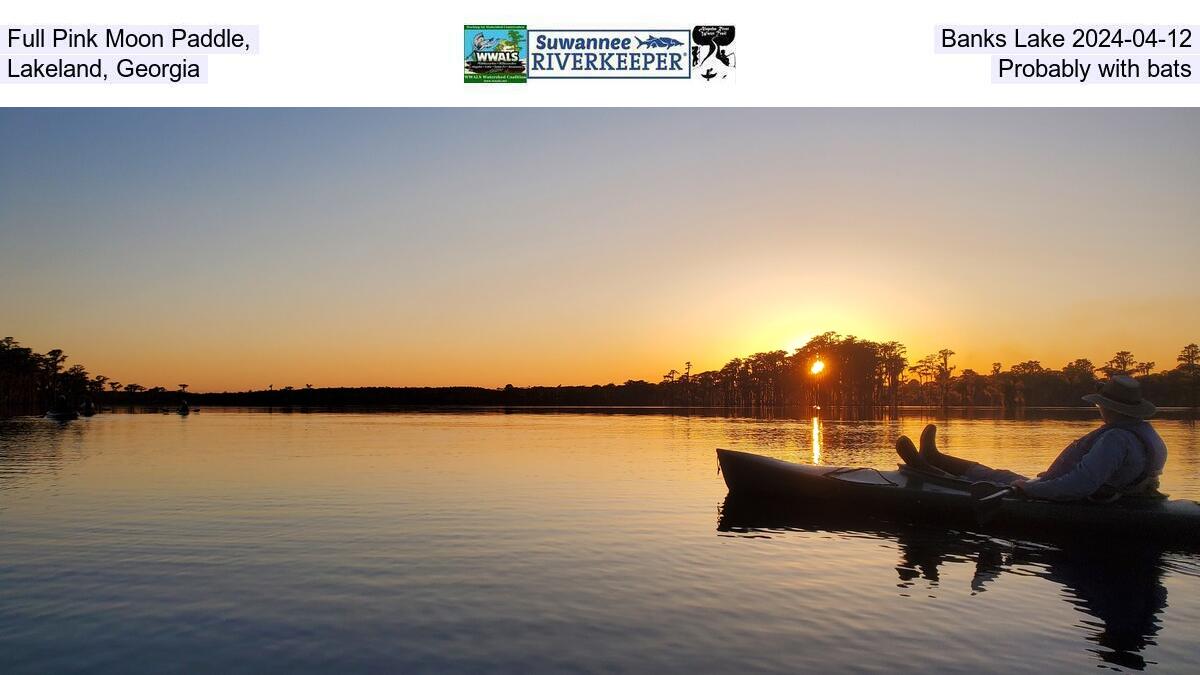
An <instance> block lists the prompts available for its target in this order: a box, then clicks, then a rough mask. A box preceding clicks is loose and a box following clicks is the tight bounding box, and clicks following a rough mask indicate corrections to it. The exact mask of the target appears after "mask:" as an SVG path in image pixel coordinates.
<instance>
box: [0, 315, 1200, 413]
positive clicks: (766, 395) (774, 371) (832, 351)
mask: <svg viewBox="0 0 1200 675" xmlns="http://www.w3.org/2000/svg"><path fill="white" fill-rule="evenodd" d="M66 358H67V357H66V355H64V354H63V353H62V351H61V350H58V349H54V350H51V351H49V352H47V353H46V354H38V353H35V352H33V351H32V350H30V349H29V348H26V347H22V346H20V345H19V344H18V343H17V342H16V341H15V340H13V339H12V338H4V339H3V340H0V415H20V414H40V413H41V412H45V410H46V409H48V408H49V407H50V406H51V405H52V403H53V402H54V401H55V400H56V399H57V398H58V397H60V396H62V397H65V398H66V399H67V401H68V402H69V404H70V405H72V406H78V405H81V404H83V402H85V401H87V400H91V401H93V402H95V403H98V404H101V405H106V406H160V405H171V406H173V405H178V403H179V402H180V400H181V399H183V398H184V397H186V398H187V400H188V401H189V403H190V404H192V405H220V406H274V407H287V406H296V407H352V406H664V407H726V408H740V409H769V408H783V407H789V406H814V405H820V406H831V407H839V408H843V409H851V410H859V411H862V413H863V414H865V415H867V414H871V413H872V412H873V411H877V410H880V409H888V408H890V409H895V408H897V407H899V406H909V405H923V406H941V407H995V408H1003V409H1019V408H1023V407H1027V406H1028V407H1039V406H1077V405H1080V400H1079V399H1080V397H1081V396H1083V395H1084V394H1087V393H1090V392H1092V391H1095V388H1096V385H1097V382H1098V381H1099V380H1100V379H1102V378H1104V377H1106V376H1108V375H1112V374H1116V373H1123V374H1128V375H1132V376H1135V377H1137V378H1138V380H1140V381H1141V383H1142V386H1143V389H1144V391H1145V394H1146V396H1147V398H1149V399H1150V400H1152V401H1154V402H1155V403H1157V404H1158V405H1159V406H1190V407H1195V406H1196V404H1197V401H1198V400H1200V396H1198V394H1200V347H1198V346H1197V345H1196V344H1195V343H1192V344H1189V345H1186V346H1184V347H1183V348H1182V349H1181V350H1180V352H1179V354H1178V356H1177V357H1176V362H1175V363H1174V364H1171V366H1170V367H1169V368H1159V367H1157V364H1155V363H1154V362H1147V361H1138V360H1137V359H1136V358H1134V356H1133V354H1132V353H1131V352H1129V351H1119V352H1117V353H1116V354H1114V355H1113V357H1112V358H1110V359H1109V360H1108V361H1105V362H1103V363H1100V364H1099V365H1097V364H1095V363H1093V362H1092V361H1090V360H1088V359H1083V358H1081V359H1075V360H1074V361H1071V362H1070V363H1067V364H1065V365H1063V366H1062V367H1061V368H1057V369H1055V368H1047V367H1045V366H1043V365H1042V364H1041V363H1040V362H1038V361H1024V362H1022V363H1017V364H1013V365H1011V366H1009V367H1008V369H1007V370H1006V369H1004V367H1003V366H1002V364H1000V363H993V364H992V367H991V369H990V370H989V371H988V372H982V373H981V372H977V371H975V370H972V369H970V368H966V369H963V370H961V371H960V370H959V369H958V367H957V366H956V365H954V363H953V358H954V351H953V350H951V349H942V350H939V351H938V352H937V353H935V354H930V355H928V356H926V357H924V358H921V359H919V360H917V361H910V360H909V358H908V355H907V350H906V349H905V347H904V345H902V344H900V343H898V342H872V341H869V340H861V339H858V338H856V337H854V336H852V335H849V336H842V335H838V334H837V333H832V332H830V333H824V334H822V335H818V336H817V337H814V338H813V339H812V340H810V341H809V342H808V344H806V345H804V346H803V347H801V348H799V349H797V350H795V351H793V352H792V353H790V354H789V353H788V352H787V351H784V350H778V351H771V352H760V353H757V354H752V355H750V356H747V357H745V358H736V359H733V360H731V361H729V362H728V363H726V364H725V365H724V366H723V367H721V368H720V369H718V370H708V371H703V372H692V364H691V363H690V362H687V363H685V364H684V365H683V370H676V369H671V370H670V371H668V372H667V373H666V374H665V375H663V377H662V379H661V380H660V381H658V382H648V381H646V380H628V381H626V382H625V383H623V384H605V385H599V384H597V385H590V386H555V387H544V386H542V387H514V386H512V385H507V386H505V387H501V388H496V389H492V388H485V387H334V388H314V387H312V386H311V385H304V386H302V387H294V386H284V387H279V388H276V387H275V386H274V385H270V386H268V387H267V388H266V389H263V390H256V391H244V392H224V393H212V392H210V393H195V392H189V391H187V388H188V385H187V384H177V385H175V386H174V387H172V388H167V387H163V386H155V387H144V386H142V385H140V384H136V383H121V382H118V381H115V380H112V379H110V378H108V377H106V376H103V375H98V376H95V377H92V376H90V375H89V374H88V372H87V370H86V369H85V368H84V367H83V366H80V365H72V366H70V367H66ZM818 364H819V365H818Z"/></svg>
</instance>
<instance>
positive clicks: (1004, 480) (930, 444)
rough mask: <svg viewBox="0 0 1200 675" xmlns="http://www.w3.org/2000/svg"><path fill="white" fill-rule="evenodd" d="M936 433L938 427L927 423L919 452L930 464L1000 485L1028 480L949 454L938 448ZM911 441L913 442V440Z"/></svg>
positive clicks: (956, 474) (969, 477)
mask: <svg viewBox="0 0 1200 675" xmlns="http://www.w3.org/2000/svg"><path fill="white" fill-rule="evenodd" d="M936 435H937V427H936V426H934V425H932V424H927V425H925V430H924V431H922V432H921V449H920V450H919V451H918V453H919V454H920V456H921V459H922V460H923V461H924V462H925V463H926V464H928V465H930V466H934V467H937V468H939V469H941V470H942V471H945V472H947V473H952V474H954V475H955V476H960V477H962V478H966V479H967V480H971V481H985V482H988V483H996V484H998V485H1008V484H1010V483H1012V482H1013V481H1016V480H1027V479H1026V478H1025V476H1022V475H1021V474H1019V473H1016V472H1014V471H1009V470H1008V469H993V468H992V467H990V466H987V465H985V464H980V463H979V462H973V461H971V460H969V459H963V458H961V457H955V456H953V455H947V454H945V453H943V452H941V451H939V450H938V449H937V443H936V441H935V436H936ZM909 442H910V443H911V441H909Z"/></svg>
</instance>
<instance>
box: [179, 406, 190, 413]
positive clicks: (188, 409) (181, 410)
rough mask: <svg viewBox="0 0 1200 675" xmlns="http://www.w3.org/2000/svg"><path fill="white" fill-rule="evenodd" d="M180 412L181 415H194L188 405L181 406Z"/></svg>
mask: <svg viewBox="0 0 1200 675" xmlns="http://www.w3.org/2000/svg"><path fill="white" fill-rule="evenodd" d="M178 412H179V414H180V415H191V414H192V411H191V409H190V408H188V407H187V406H186V405H181V406H179V411H178Z"/></svg>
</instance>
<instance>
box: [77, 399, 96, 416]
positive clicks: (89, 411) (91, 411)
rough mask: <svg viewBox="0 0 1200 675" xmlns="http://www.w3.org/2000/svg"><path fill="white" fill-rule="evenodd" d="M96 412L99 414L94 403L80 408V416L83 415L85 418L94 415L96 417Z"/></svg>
mask: <svg viewBox="0 0 1200 675" xmlns="http://www.w3.org/2000/svg"><path fill="white" fill-rule="evenodd" d="M96 412H97V410H96V405H95V404H94V403H92V402H91V401H87V402H85V403H84V404H83V405H82V406H80V408H79V414H80V415H83V416H84V417H91V416H92V415H95V414H96Z"/></svg>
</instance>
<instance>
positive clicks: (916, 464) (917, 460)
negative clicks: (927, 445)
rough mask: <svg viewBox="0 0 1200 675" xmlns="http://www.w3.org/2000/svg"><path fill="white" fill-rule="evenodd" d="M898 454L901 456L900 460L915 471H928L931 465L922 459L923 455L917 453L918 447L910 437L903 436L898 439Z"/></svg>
mask: <svg viewBox="0 0 1200 675" xmlns="http://www.w3.org/2000/svg"><path fill="white" fill-rule="evenodd" d="M896 454H897V455H900V459H902V460H904V463H905V464H907V465H908V466H911V467H913V468H915V469H928V468H929V467H930V465H929V463H928V462H926V461H925V460H924V459H922V458H921V453H919V452H917V446H915V445H913V442H912V439H911V438H909V437H908V436H901V437H900V438H897V439H896Z"/></svg>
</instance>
